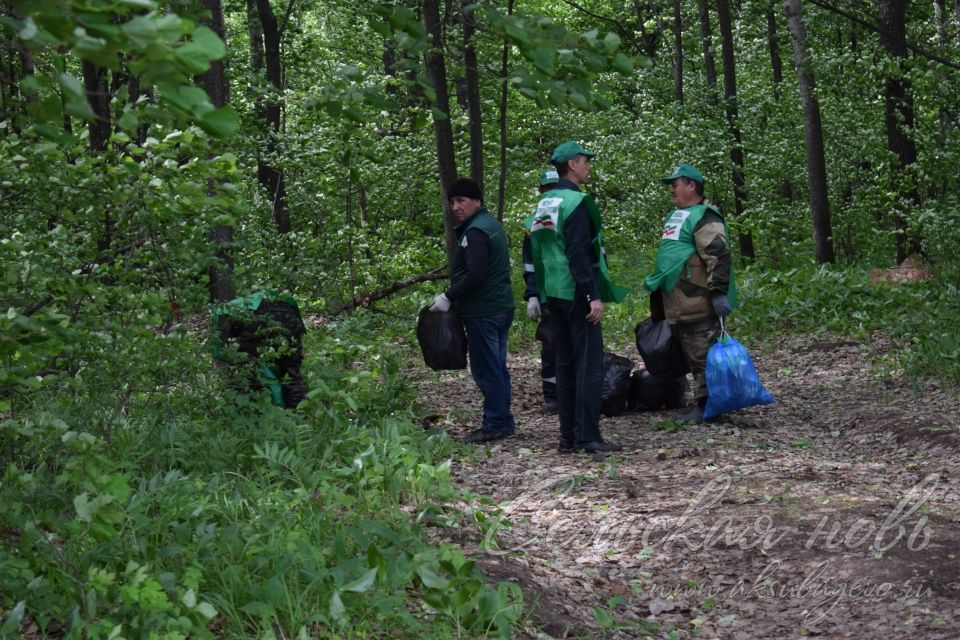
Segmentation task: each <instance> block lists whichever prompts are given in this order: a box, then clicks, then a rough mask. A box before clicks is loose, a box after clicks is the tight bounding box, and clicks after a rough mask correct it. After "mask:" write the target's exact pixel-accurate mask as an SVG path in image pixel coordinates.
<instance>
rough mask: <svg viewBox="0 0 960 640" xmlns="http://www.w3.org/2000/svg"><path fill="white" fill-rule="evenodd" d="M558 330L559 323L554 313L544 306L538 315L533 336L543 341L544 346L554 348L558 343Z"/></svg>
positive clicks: (559, 329)
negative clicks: (535, 331)
mask: <svg viewBox="0 0 960 640" xmlns="http://www.w3.org/2000/svg"><path fill="white" fill-rule="evenodd" d="M560 331H561V328H560V323H559V319H558V318H557V316H556V314H555V313H553V312H551V311H550V309H549V308H548V307H546V306H544V307H543V310H542V312H541V315H540V322H538V323H537V333H536V334H535V337H536V338H537V340H539V341H540V342H542V343H543V346H544V348H546V349H555V348H556V347H557V345H558V344H559V343H560Z"/></svg>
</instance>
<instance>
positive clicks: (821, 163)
mask: <svg viewBox="0 0 960 640" xmlns="http://www.w3.org/2000/svg"><path fill="white" fill-rule="evenodd" d="M786 10H787V21H788V24H789V26H790V34H791V35H792V36H793V58H794V61H795V62H796V65H797V76H798V77H799V82H800V100H801V102H802V103H803V135H804V140H805V142H806V151H807V176H808V177H809V180H810V212H811V215H812V218H813V246H814V252H815V254H816V257H817V262H818V263H819V264H823V263H825V262H833V261H834V260H835V256H834V252H833V230H832V228H831V225H830V202H829V200H828V199H827V163H826V160H825V159H824V153H823V127H822V125H821V122H820V103H819V102H818V101H817V93H816V91H817V86H816V79H815V78H814V75H813V72H812V71H811V70H810V68H809V62H808V59H807V58H808V56H807V32H806V29H805V28H804V26H803V19H802V18H801V14H800V0H787V2H786Z"/></svg>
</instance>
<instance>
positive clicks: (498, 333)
mask: <svg viewBox="0 0 960 640" xmlns="http://www.w3.org/2000/svg"><path fill="white" fill-rule="evenodd" d="M512 323H513V310H512V309H511V310H510V311H507V312H506V313H501V314H498V315H495V316H483V317H481V318H464V321H463V324H464V326H465V327H466V329H467V352H468V353H469V354H470V373H472V374H473V380H474V382H476V383H477V386H478V387H479V388H480V392H481V393H482V394H483V423H482V424H481V428H482V429H483V430H484V431H506V432H507V433H513V432H514V431H516V430H517V424H516V422H514V420H513V414H512V413H511V412H510V402H511V400H512V399H513V391H512V389H511V387H510V372H509V371H507V334H508V333H509V332H510V325H511V324H512Z"/></svg>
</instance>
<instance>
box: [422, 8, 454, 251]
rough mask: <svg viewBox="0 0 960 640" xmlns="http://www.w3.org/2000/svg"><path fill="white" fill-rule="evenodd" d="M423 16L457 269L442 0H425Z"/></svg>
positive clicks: (448, 234) (447, 232)
mask: <svg viewBox="0 0 960 640" xmlns="http://www.w3.org/2000/svg"><path fill="white" fill-rule="evenodd" d="M423 20H424V25H425V26H426V29H427V33H428V35H429V39H430V48H429V49H428V50H427V53H426V64H427V75H428V76H429V78H430V84H431V85H432V86H433V90H434V91H435V92H436V99H435V100H434V101H433V108H434V114H433V132H434V136H435V138H436V143H437V169H438V174H439V177H440V192H441V194H440V199H441V200H442V202H443V230H444V236H445V238H446V243H447V264H448V267H449V268H450V269H453V259H454V256H455V253H454V252H455V251H456V245H457V243H456V235H455V234H454V231H453V227H454V223H453V216H452V214H451V212H450V205H449V203H448V202H447V190H448V189H449V188H450V185H452V184H453V182H454V181H455V180H456V179H457V159H456V155H455V153H454V149H453V128H452V127H451V125H450V115H449V114H450V97H449V95H448V92H447V69H446V64H445V63H444V59H443V50H444V38H443V24H442V23H441V22H440V2H439V0H423Z"/></svg>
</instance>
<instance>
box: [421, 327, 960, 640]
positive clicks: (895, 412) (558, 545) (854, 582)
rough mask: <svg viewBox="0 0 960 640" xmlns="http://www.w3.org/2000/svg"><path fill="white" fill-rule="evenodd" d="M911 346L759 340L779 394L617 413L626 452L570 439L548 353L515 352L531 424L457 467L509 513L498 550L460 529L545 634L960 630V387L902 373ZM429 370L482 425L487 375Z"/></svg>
mask: <svg viewBox="0 0 960 640" xmlns="http://www.w3.org/2000/svg"><path fill="white" fill-rule="evenodd" d="M608 346H609V345H608ZM615 346H616V347H617V348H616V349H615V350H616V351H617V352H618V353H620V354H623V355H627V356H628V357H630V358H631V359H633V360H637V361H638V360H639V359H638V357H637V356H636V355H635V351H632V350H631V347H629V346H628V345H615ZM894 348H895V347H894V345H892V344H891V343H889V342H888V341H886V340H884V339H883V338H882V337H879V336H876V337H874V338H873V339H871V340H868V341H863V342H855V341H846V340H823V339H820V340H817V339H814V338H809V337H808V338H795V339H789V340H788V341H786V342H785V343H784V344H783V345H781V347H780V348H779V349H777V350H776V351H774V352H771V353H766V354H760V353H754V354H753V355H754V360H755V362H756V364H757V367H758V370H759V371H760V375H761V379H762V380H763V382H764V384H765V385H766V387H767V388H768V389H769V390H770V392H771V393H772V394H773V395H774V397H775V398H776V399H777V403H776V404H774V405H770V406H767V407H760V408H754V409H747V410H743V411H740V412H737V413H735V414H733V415H731V416H730V417H729V418H728V419H725V420H723V421H720V422H718V423H713V424H710V425H698V426H694V427H689V428H685V429H677V426H676V424H675V423H673V422H670V421H668V420H667V418H668V417H669V415H668V414H666V413H638V414H636V413H635V414H625V415H623V416H620V417H617V418H604V419H603V421H602V423H601V427H602V429H603V433H604V437H606V438H607V439H609V440H613V441H616V442H619V443H621V444H623V445H625V447H626V448H625V450H624V452H622V453H620V454H616V455H615V456H608V457H594V456H589V455H586V454H579V455H561V454H558V453H557V452H556V444H557V438H558V426H557V422H556V417H555V416H553V415H547V414H544V413H543V412H542V411H541V409H540V406H541V398H540V395H539V380H538V376H539V371H538V364H537V361H536V359H535V357H531V356H522V355H520V356H515V357H512V358H511V361H510V368H511V373H512V375H513V380H514V393H515V398H514V412H515V415H516V418H517V424H518V435H517V437H515V438H511V439H509V440H506V441H502V442H500V443H495V444H494V445H493V446H490V447H486V448H484V447H480V448H477V449H475V450H473V451H470V450H468V451H467V452H466V453H465V455H464V457H463V458H462V459H460V460H458V461H456V463H455V465H454V475H455V477H456V478H457V480H458V481H459V482H460V483H461V484H462V486H463V487H464V488H466V489H469V490H470V491H472V492H474V493H477V494H482V495H486V496H489V497H490V498H492V499H493V500H494V501H495V502H496V503H499V504H501V505H502V506H503V515H504V516H505V518H506V520H507V521H508V523H509V527H508V526H500V527H495V528H494V529H495V534H496V543H497V544H498V548H496V549H491V548H490V545H489V544H487V543H489V542H490V541H491V540H492V539H493V538H492V537H491V535H490V534H491V533H492V532H491V531H490V530H488V531H486V532H484V531H481V530H480V529H479V528H477V527H476V526H475V525H474V528H473V530H472V534H471V535H469V536H468V537H467V539H466V540H464V539H462V538H458V539H457V540H456V541H457V542H459V543H461V544H463V545H464V546H465V548H467V549H468V550H471V551H472V550H477V551H478V552H479V553H478V555H479V556H480V557H481V561H480V565H481V568H482V569H483V570H484V571H485V572H486V573H487V574H488V575H490V576H491V577H493V578H495V579H497V580H513V581H516V582H517V583H518V584H519V585H520V586H521V587H523V589H524V592H525V597H526V599H527V602H528V605H529V607H528V608H529V609H530V611H531V619H530V620H529V623H528V627H529V629H530V634H529V635H528V636H527V637H541V638H547V637H554V638H575V637H576V638H581V637H582V638H635V637H647V636H650V637H655V638H659V637H665V638H669V637H676V638H688V637H700V638H715V637H716V638H736V639H741V638H742V639H744V640H748V639H755V638H794V637H801V636H819V637H825V638H881V637H883V638H890V639H893V638H896V639H900V638H958V637H960V561H958V559H957V555H958V554H960V527H958V523H960V475H958V462H957V455H956V454H957V452H958V449H960V402H958V394H957V390H956V389H948V390H943V389H939V388H937V387H936V386H935V385H930V384H926V385H922V386H917V385H915V384H914V383H912V382H911V381H909V380H905V379H904V378H903V377H902V376H901V375H900V373H899V372H898V371H896V370H894V369H891V366H892V365H891V364H890V363H891V362H893V358H891V357H890V356H891V353H892V350H893V349H894ZM418 378H419V384H421V385H423V387H424V388H423V389H422V391H423V393H424V395H423V396H421V397H423V398H425V401H426V402H429V403H431V404H432V405H434V406H437V407H438V409H439V412H440V413H441V414H444V415H449V419H441V420H440V421H439V423H438V426H440V427H441V428H446V429H447V430H448V431H449V432H450V433H451V435H452V436H455V437H457V436H462V435H463V434H465V433H467V432H468V431H469V430H470V429H471V428H472V427H473V425H474V424H475V423H476V420H477V418H478V416H479V406H480V405H479V392H478V391H477V390H476V388H475V387H474V385H473V383H472V381H471V379H470V378H469V375H467V374H466V373H465V372H463V374H460V373H459V372H455V373H447V374H441V375H439V376H438V375H437V374H432V373H429V372H424V373H422V374H421V375H418ZM441 387H442V388H441ZM441 398H452V399H453V400H452V401H448V402H451V403H452V404H455V408H449V409H448V408H446V407H441V406H438V403H440V402H443V400H440V399H441ZM485 533H486V535H485ZM438 534H439V535H440V536H444V535H446V534H445V533H444V532H443V531H439V533H438ZM450 539H451V540H452V539H453V537H452V536H451V537H450Z"/></svg>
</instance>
